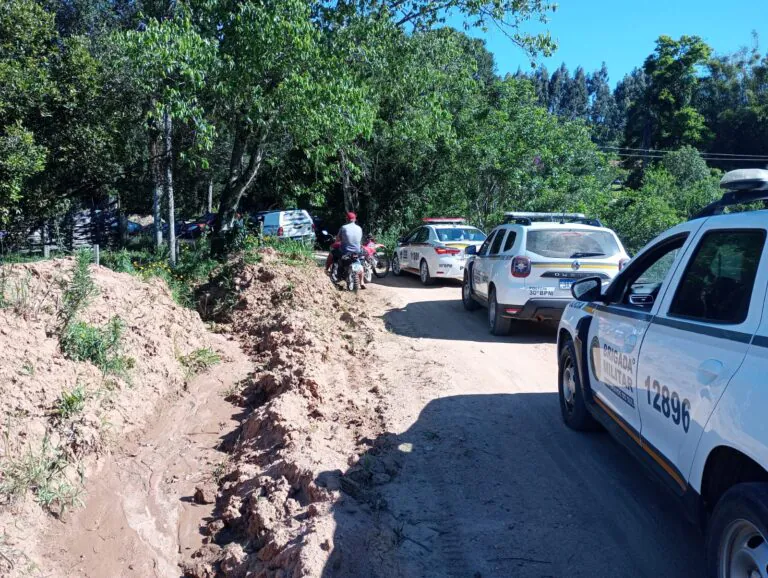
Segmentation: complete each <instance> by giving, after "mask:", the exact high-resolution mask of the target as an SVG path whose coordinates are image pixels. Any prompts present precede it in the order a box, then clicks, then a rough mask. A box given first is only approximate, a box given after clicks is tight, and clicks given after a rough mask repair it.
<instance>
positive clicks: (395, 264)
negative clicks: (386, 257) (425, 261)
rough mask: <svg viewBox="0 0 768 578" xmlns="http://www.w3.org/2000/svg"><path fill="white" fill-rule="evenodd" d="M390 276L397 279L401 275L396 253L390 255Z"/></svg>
mask: <svg viewBox="0 0 768 578" xmlns="http://www.w3.org/2000/svg"><path fill="white" fill-rule="evenodd" d="M392 274H393V275H394V276H395V277H399V276H400V275H402V274H403V270H402V269H401V268H400V259H399V258H398V257H397V253H395V254H394V255H392Z"/></svg>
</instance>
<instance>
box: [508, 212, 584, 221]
mask: <svg viewBox="0 0 768 578" xmlns="http://www.w3.org/2000/svg"><path fill="white" fill-rule="evenodd" d="M504 217H507V218H510V219H532V220H533V219H542V220H545V221H551V220H553V219H555V220H557V219H586V218H587V216H586V215H585V214H584V213H526V212H517V211H511V212H508V213H504Z"/></svg>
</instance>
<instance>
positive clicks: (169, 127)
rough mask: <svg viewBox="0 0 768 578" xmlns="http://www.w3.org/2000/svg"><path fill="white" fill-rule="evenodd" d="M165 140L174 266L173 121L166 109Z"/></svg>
mask: <svg viewBox="0 0 768 578" xmlns="http://www.w3.org/2000/svg"><path fill="white" fill-rule="evenodd" d="M163 133H164V135H163V136H164V140H165V155H164V159H163V160H164V161H165V192H166V194H167V195H168V244H169V245H170V250H171V251H170V260H171V267H175V266H176V214H175V213H176V207H175V204H174V199H173V148H172V147H173V138H172V137H173V121H172V120H171V115H170V114H169V113H168V110H167V109H166V110H165V112H164V113H163Z"/></svg>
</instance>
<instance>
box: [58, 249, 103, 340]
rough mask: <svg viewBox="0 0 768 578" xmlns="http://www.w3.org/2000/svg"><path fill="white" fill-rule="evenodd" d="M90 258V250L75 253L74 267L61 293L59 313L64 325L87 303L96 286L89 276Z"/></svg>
mask: <svg viewBox="0 0 768 578" xmlns="http://www.w3.org/2000/svg"><path fill="white" fill-rule="evenodd" d="M91 260H92V256H91V251H90V250H88V249H81V250H80V251H78V252H77V254H76V255H75V269H74V272H73V273H72V279H71V280H70V282H69V285H67V288H66V290H65V291H64V295H63V302H64V305H63V308H62V312H61V314H62V317H63V320H64V325H65V326H66V325H68V324H69V323H70V322H71V321H72V320H73V319H74V318H75V316H76V315H77V314H78V313H79V312H80V311H82V310H83V309H84V308H85V307H86V306H87V305H88V303H89V302H90V300H91V298H92V297H93V295H94V294H95V293H96V286H95V285H94V283H93V278H92V277H91V268H90V267H91Z"/></svg>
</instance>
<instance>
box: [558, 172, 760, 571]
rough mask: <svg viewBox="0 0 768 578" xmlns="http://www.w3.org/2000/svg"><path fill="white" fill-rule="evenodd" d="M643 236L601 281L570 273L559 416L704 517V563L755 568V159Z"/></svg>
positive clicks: (757, 465) (757, 329) (757, 493)
mask: <svg viewBox="0 0 768 578" xmlns="http://www.w3.org/2000/svg"><path fill="white" fill-rule="evenodd" d="M721 186H722V187H723V188H725V189H728V192H726V193H725V195H724V196H723V199H722V200H721V201H719V202H717V203H713V204H712V205H710V206H709V207H707V208H706V209H705V210H704V211H702V213H700V214H699V216H697V217H696V218H694V219H692V220H691V221H689V222H687V223H683V224H681V225H678V226H676V227H674V228H672V229H670V230H669V231H667V232H666V233H663V234H662V235H660V236H659V237H657V238H656V239H655V240H653V241H651V243H649V244H648V245H647V246H646V247H645V248H644V249H643V250H642V251H641V252H640V253H639V254H638V255H637V256H636V257H635V258H634V259H633V260H632V261H631V262H630V263H629V264H628V265H627V266H626V268H625V269H624V270H623V271H622V272H621V273H620V274H619V275H618V276H617V277H616V278H615V279H614V280H613V282H612V283H611V284H610V286H609V287H608V288H607V289H605V290H603V288H602V287H601V285H602V284H601V282H600V281H601V280H600V279H597V278H593V279H584V280H581V281H578V282H577V283H575V284H574V285H573V288H572V291H573V296H574V297H575V298H577V299H578V301H574V302H573V303H572V304H571V306H569V307H568V308H567V310H566V312H565V313H564V315H563V317H562V320H561V322H560V328H559V333H558V361H559V373H558V376H559V379H558V381H559V394H560V395H559V397H560V408H561V411H562V415H563V419H564V421H565V423H566V424H567V425H568V426H570V427H571V428H573V429H576V430H589V429H593V428H595V427H596V426H598V425H602V426H603V427H604V428H605V429H607V430H608V431H609V432H610V433H611V434H613V435H614V436H616V437H617V438H619V439H620V441H622V442H623V444H624V445H625V446H626V447H627V448H628V449H629V450H630V451H631V452H632V453H633V454H635V455H636V456H637V457H638V458H639V459H640V460H641V461H642V462H643V463H644V464H645V465H647V466H648V467H649V468H650V470H651V471H652V472H653V473H654V474H655V475H656V476H657V477H658V479H659V480H661V481H662V482H663V483H664V484H666V485H667V486H668V487H669V488H670V489H671V490H672V491H673V492H674V493H675V494H677V495H678V496H679V497H680V498H681V499H682V501H683V503H684V505H685V506H687V508H686V510H687V512H688V514H689V517H690V518H691V519H692V520H694V521H697V522H700V523H701V524H702V526H704V527H706V530H707V539H706V544H707V576H711V577H719V578H727V577H731V578H737V577H741V576H744V577H760V576H767V575H768V419H767V418H766V411H767V410H768V383H766V374H767V373H768V299H766V297H767V294H768V291H767V290H766V289H767V288H768V249H767V248H766V237H768V211H765V210H760V211H754V212H735V213H731V214H725V215H724V214H720V213H722V212H723V208H724V207H725V206H728V205H733V204H741V203H749V202H753V201H757V200H764V199H768V171H764V170H758V169H754V170H742V171H734V172H732V173H728V174H727V175H725V177H724V178H723V181H722V183H721Z"/></svg>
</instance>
